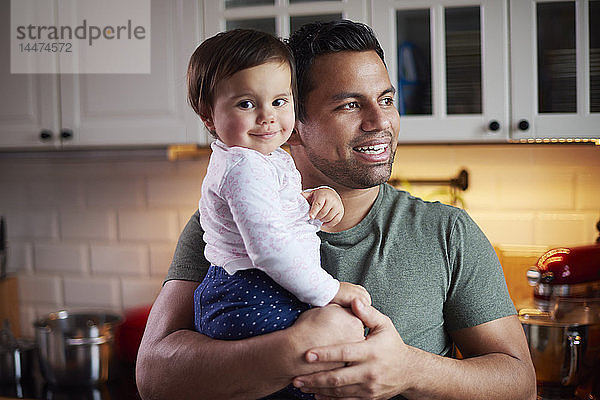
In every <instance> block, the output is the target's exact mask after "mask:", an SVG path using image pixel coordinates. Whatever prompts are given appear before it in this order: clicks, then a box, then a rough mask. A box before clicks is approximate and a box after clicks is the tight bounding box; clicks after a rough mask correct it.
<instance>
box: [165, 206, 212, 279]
mask: <svg viewBox="0 0 600 400" xmlns="http://www.w3.org/2000/svg"><path fill="white" fill-rule="evenodd" d="M199 217H200V214H199V212H198V211H196V212H195V213H194V215H192V217H191V218H190V220H189V221H188V223H187V225H186V226H185V228H183V232H181V235H180V236H179V241H178V242H177V247H176V248H175V254H174V255H173V261H172V262H171V266H170V267H169V271H168V272H167V277H166V278H165V281H164V282H167V281H170V280H173V279H178V280H184V281H195V282H202V280H203V279H204V276H205V275H206V273H207V271H208V268H209V267H210V263H209V262H208V261H207V260H206V258H205V257H204V246H206V244H205V243H204V240H203V239H202V236H203V235H204V231H203V230H202V227H201V226H200V220H199ZM164 282H163V284H164Z"/></svg>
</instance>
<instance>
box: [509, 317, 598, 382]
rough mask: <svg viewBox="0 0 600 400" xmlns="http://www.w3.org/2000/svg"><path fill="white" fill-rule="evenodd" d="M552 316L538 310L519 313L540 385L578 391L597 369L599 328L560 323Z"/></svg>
mask: <svg viewBox="0 0 600 400" xmlns="http://www.w3.org/2000/svg"><path fill="white" fill-rule="evenodd" d="M549 315H550V314H548V313H545V312H540V311H537V310H521V311H520V312H519V319H520V321H521V324H522V325H523V328H524V329H525V335H526V336H527V342H528V344H529V350H530V352H531V358H532V360H533V364H534V366H535V371H536V379H537V382H538V385H540V384H541V385H559V386H563V387H565V386H566V387H576V386H577V385H579V384H581V383H582V382H584V381H586V380H587V379H589V376H590V375H591V373H592V372H593V370H595V369H596V368H597V366H598V363H599V362H598V361H599V360H600V358H599V356H600V348H599V347H598V339H600V325H596V324H592V325H586V324H580V323H576V322H564V321H560V322H559V321H556V320H553V319H552V318H550V316H549Z"/></svg>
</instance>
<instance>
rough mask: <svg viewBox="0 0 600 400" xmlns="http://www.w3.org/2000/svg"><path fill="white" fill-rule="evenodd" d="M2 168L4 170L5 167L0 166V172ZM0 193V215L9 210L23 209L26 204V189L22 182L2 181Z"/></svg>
mask: <svg viewBox="0 0 600 400" xmlns="http://www.w3.org/2000/svg"><path fill="white" fill-rule="evenodd" d="M2 168H6V166H5V165H2V164H0V170H1V169H2ZM0 174H1V172H0ZM11 178H12V177H11ZM1 193H2V194H1V195H0V214H4V213H6V212H7V211H8V210H10V209H15V208H19V207H23V206H24V205H26V204H27V187H26V186H25V185H24V184H23V182H22V181H14V180H12V179H11V180H2V192H1Z"/></svg>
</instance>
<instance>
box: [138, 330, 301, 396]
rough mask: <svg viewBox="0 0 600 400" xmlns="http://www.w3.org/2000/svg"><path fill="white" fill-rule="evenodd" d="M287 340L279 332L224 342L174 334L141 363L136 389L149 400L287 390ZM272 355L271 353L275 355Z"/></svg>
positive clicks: (198, 336) (264, 393)
mask: <svg viewBox="0 0 600 400" xmlns="http://www.w3.org/2000/svg"><path fill="white" fill-rule="evenodd" d="M284 343H285V338H284V337H283V335H282V334H280V333H278V332H276V333H273V334H269V335H264V336H260V337H256V338H250V339H246V340H241V341H221V340H215V339H211V338H209V337H206V336H203V335H201V334H199V333H197V332H193V331H189V330H179V331H177V332H174V333H172V334H170V335H168V336H167V337H165V338H164V339H162V340H161V341H159V342H158V343H156V344H155V345H154V346H153V349H152V350H151V351H147V352H146V356H145V357H144V358H143V359H141V360H139V365H138V374H137V376H138V387H139V388H140V393H141V394H142V397H143V398H144V399H146V400H148V399H192V398H202V399H256V398H259V397H263V396H266V395H267V394H269V393H273V392H275V391H277V390H279V389H281V388H283V387H284V386H286V385H287V384H288V383H289V381H290V378H289V376H285V373H284V371H285V370H286V369H287V366H286V365H285V360H284V359H282V358H279V357H278V355H277V353H274V352H278V353H279V354H281V351H280V350H283V349H284V348H285V344H284ZM271 351H273V353H272V352H271Z"/></svg>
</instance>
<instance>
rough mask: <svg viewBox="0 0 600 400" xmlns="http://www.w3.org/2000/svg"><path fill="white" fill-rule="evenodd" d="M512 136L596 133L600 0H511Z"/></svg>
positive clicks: (599, 127) (599, 129) (599, 121)
mask: <svg viewBox="0 0 600 400" xmlns="http://www.w3.org/2000/svg"><path fill="white" fill-rule="evenodd" d="M510 23H511V32H510V34H511V62H512V70H511V72H512V114H513V138H514V139H520V140H527V139H530V140H536V141H547V140H550V141H556V140H560V139H565V140H568V141H571V140H574V139H598V138H600V1H598V0H569V1H532V0H527V1H524V0H511V2H510Z"/></svg>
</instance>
